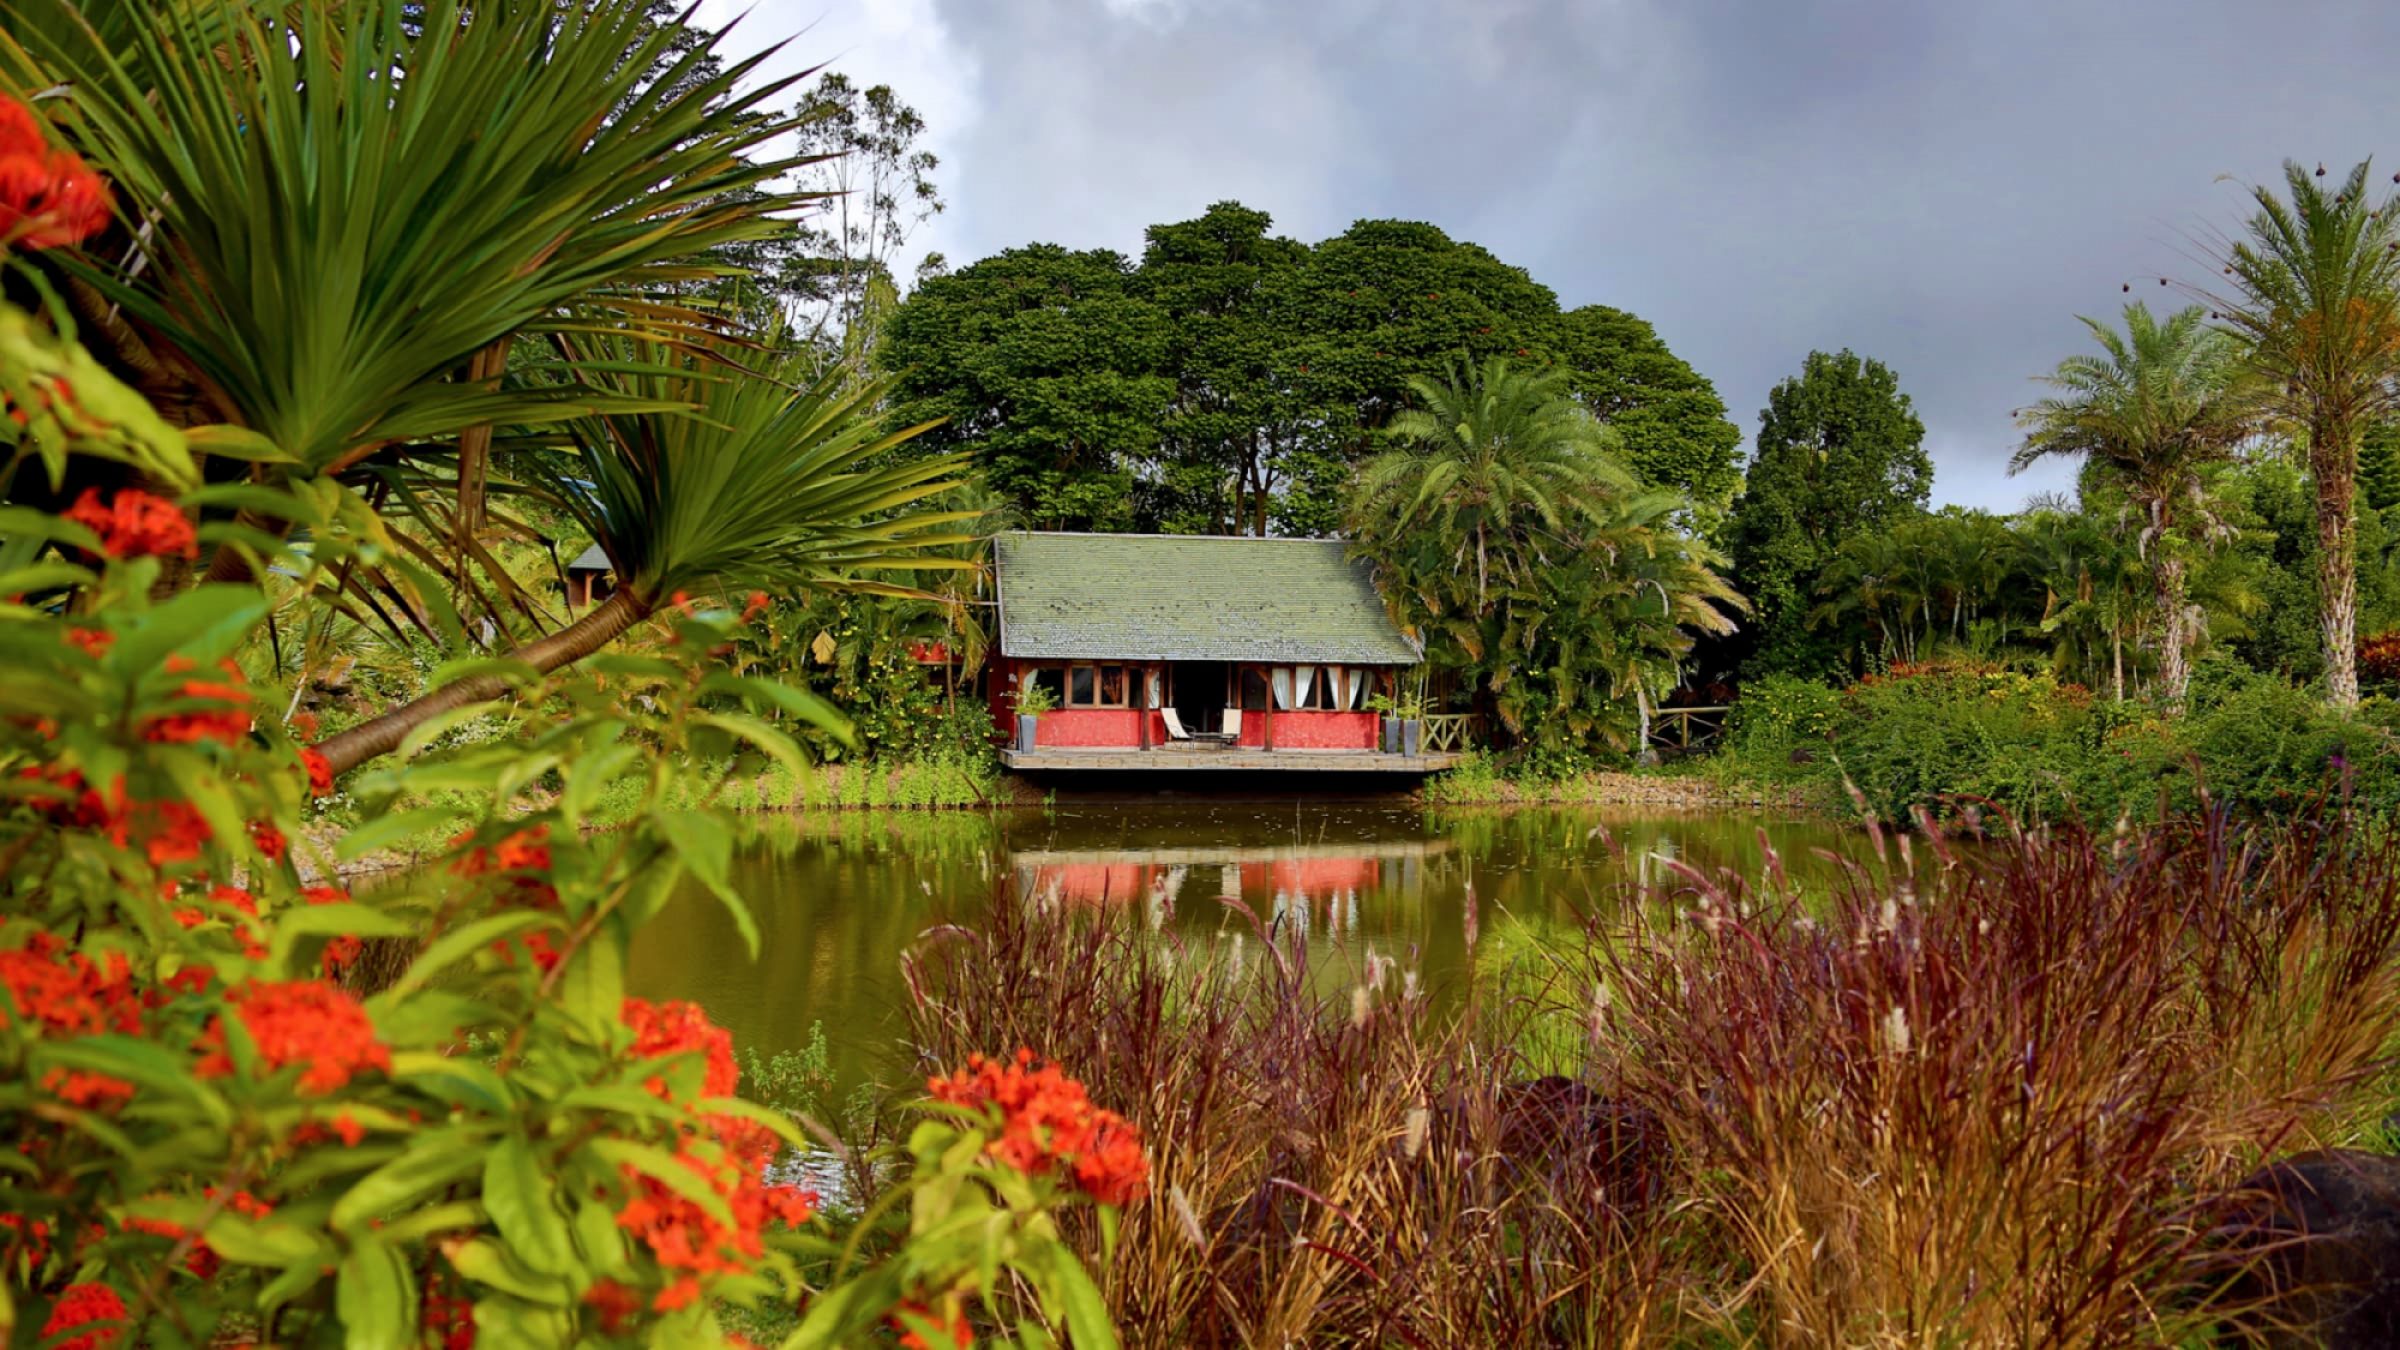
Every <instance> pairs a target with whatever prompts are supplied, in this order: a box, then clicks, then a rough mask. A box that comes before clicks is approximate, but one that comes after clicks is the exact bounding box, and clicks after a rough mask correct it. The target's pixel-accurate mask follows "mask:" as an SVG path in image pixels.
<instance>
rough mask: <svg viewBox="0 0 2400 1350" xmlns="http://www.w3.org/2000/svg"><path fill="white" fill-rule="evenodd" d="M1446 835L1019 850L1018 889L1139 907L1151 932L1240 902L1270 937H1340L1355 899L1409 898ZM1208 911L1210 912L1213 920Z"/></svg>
mask: <svg viewBox="0 0 2400 1350" xmlns="http://www.w3.org/2000/svg"><path fill="white" fill-rule="evenodd" d="M1448 848H1449V844H1448V841H1446V840H1404V841H1391V842H1386V843H1380V844H1320V845H1291V846H1286V847H1250V848H1236V847H1225V848H1205V847H1203V848H1181V849H1173V848H1170V849H1135V850H1089V851H1086V850H1064V849H1018V850H1015V851H1014V852H1012V853H1010V855H1009V866H1010V869H1011V871H1012V873H1013V875H1014V878H1015V888H1016V894H1017V895H1018V896H1020V897H1023V898H1025V899H1027V900H1029V901H1030V902H1031V903H1033V904H1034V905H1036V906H1037V907H1040V908H1043V909H1049V910H1057V909H1077V908H1081V909H1096V908H1103V907H1110V906H1117V905H1133V904H1139V905H1140V906H1142V909H1143V914H1144V917H1145V918H1146V920H1147V921H1148V922H1149V924H1150V926H1151V927H1152V928H1153V929H1158V928H1163V927H1165V926H1167V925H1168V924H1170V923H1172V922H1174V920H1175V917H1176V915H1177V913H1178V912H1179V911H1188V910H1191V909H1192V908H1193V907H1194V906H1196V905H1207V906H1208V907H1209V909H1210V910H1217V911H1218V912H1222V911H1221V909H1220V907H1219V906H1218V905H1217V904H1216V903H1214V902H1222V901H1239V902H1241V904H1242V906H1243V907H1244V908H1246V909H1248V910H1249V911H1250V912H1251V913H1252V914H1255V915H1257V916H1258V917H1259V918H1260V919H1261V920H1262V921H1264V922H1265V923H1267V924H1268V925H1269V927H1270V929H1271V930H1272V931H1274V932H1276V933H1278V934H1296V935H1298V936H1301V937H1304V938H1305V937H1312V936H1313V937H1328V938H1340V937H1346V936H1349V935H1351V934H1355V933H1356V932H1357V931H1358V928H1359V920H1360V914H1361V912H1362V908H1361V906H1362V900H1364V901H1366V902H1367V904H1368V905H1369V907H1371V905H1372V901H1373V899H1374V898H1375V897H1378V896H1383V895H1394V894H1396V895H1401V896H1412V897H1413V896H1416V895H1417V894H1418V893H1419V892H1421V891H1422V890H1423V887H1424V867H1423V864H1424V862H1425V860H1426V859H1427V858H1428V857H1430V856H1433V855H1436V854H1440V853H1443V852H1447V851H1448ZM1211 917H1213V915H1212V916H1211Z"/></svg>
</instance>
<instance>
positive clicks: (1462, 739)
mask: <svg viewBox="0 0 2400 1350" xmlns="http://www.w3.org/2000/svg"><path fill="white" fill-rule="evenodd" d="M1481 744H1483V719H1482V718H1481V717H1478V716H1476V715H1475V714H1474V713H1428V714H1426V716H1425V737H1424V747H1423V748H1424V751H1425V753H1426V754H1429V755H1432V754H1465V753H1466V752H1467V751H1469V750H1472V749H1474V748H1476V747H1477V746H1479V745H1481Z"/></svg>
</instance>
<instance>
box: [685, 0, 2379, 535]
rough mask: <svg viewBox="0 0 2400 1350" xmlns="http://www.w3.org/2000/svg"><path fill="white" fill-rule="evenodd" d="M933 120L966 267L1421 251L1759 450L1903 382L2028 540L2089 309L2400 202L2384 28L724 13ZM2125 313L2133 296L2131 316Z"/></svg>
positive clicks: (2157, 4)
mask: <svg viewBox="0 0 2400 1350" xmlns="http://www.w3.org/2000/svg"><path fill="white" fill-rule="evenodd" d="M745 10H746V11H747V17H745V18H743V19H742V21H741V23H740V24H739V26H738V27H737V29H736V33H735V38H734V43H735V45H736V46H737V47H739V48H742V49H745V50H747V49H754V48H757V47H760V46H764V45H767V44H769V43H771V42H774V41H779V40H783V39H790V42H789V45H788V46H787V47H786V48H785V49H784V52H783V53H782V56H781V57H780V58H779V59H780V61H781V64H782V66H783V67H784V68H786V69H790V68H797V67H799V66H803V65H808V64H815V63H819V62H823V63H826V64H829V65H831V66H832V67H834V68H836V69H840V70H843V71H845V72H847V73H848V74H849V75H850V76H851V77H852V78H853V79H854V80H856V81H857V82H859V83H861V84H875V83H889V84H891V85H892V86H893V87H894V88H895V89H896V90H897V91H898V92H899V93H900V94H901V95H902V96H903V97H904V98H905V99H906V100H907V101H909V102H910V103H913V104H914V105H915V106H916V107H917V108H918V109H919V110H920V111H921V112H923V113H924V114H925V117H926V120H927V122H928V123H929V127H930V138H929V139H930V143H931V148H932V149H933V150H934V151H935V152H936V153H938V154H939V155H940V156H941V157H942V161H943V165H942V169H941V171H940V173H939V175H938V178H939V181H940V184H941V187H942V190H943V192H944V194H945V195H946V196H947V197H948V199H949V202H950V209H949V211H948V212H947V213H946V214H945V215H943V216H942V217H941V218H939V219H938V220H937V221H935V222H934V223H933V224H932V225H931V226H929V227H928V228H927V229H926V230H925V231H924V232H923V233H922V235H921V237H920V242H921V243H922V244H923V245H925V246H928V247H932V248H937V249H940V250H941V251H942V252H944V253H945V254H947V255H948V256H949V258H950V260H951V262H952V263H953V265H959V264H964V263H967V262H970V261H973V260H974V259H977V258H981V257H984V256H986V255H988V254H991V253H994V252H997V251H998V250H1000V249H1003V248H1007V247H1010V246H1012V245H1016V244H1022V243H1027V242H1031V241H1035V240H1043V241H1049V242H1055V243H1060V244H1066V245H1069V246H1071V247H1079V248H1088V247H1108V248H1115V249H1119V250H1122V251H1125V252H1127V253H1138V252H1139V251H1140V248H1141V243H1142V233H1141V232H1142V229H1143V227H1144V226H1146V225H1149V224H1153V223H1156V222H1160V221H1172V220H1183V219H1188V218H1190V217H1192V216H1195V215H1197V214H1199V213H1200V212H1201V211H1202V210H1203V209H1204V208H1206V207H1207V206H1208V204H1209V203H1211V202H1215V201H1221V200H1225V199H1228V198H1231V199H1236V200H1239V201H1241V202H1243V203H1245V204H1247V205H1250V206H1253V207H1256V208H1259V209H1261V210H1265V211H1268V212H1270V213H1271V214H1273V216H1274V217H1275V223H1276V228H1277V230H1278V232H1280V233H1284V234H1288V235H1291V236H1293V237H1295V238H1299V239H1304V240H1309V241H1312V242H1313V241H1315V240H1318V239H1322V238H1324V237H1326V236H1328V235H1332V234H1336V233H1339V232H1340V231H1341V230H1342V229H1343V228H1345V227H1346V226H1348V225H1349V223H1350V222H1351V221H1353V220H1357V219H1361V218H1367V217H1398V218H1403V219H1414V220H1426V221H1431V222H1433V223H1435V224H1437V225H1439V226H1441V227H1442V228H1443V229H1445V230H1447V231H1449V232H1450V234H1451V235H1452V236H1454V237H1457V238H1462V239H1468V240H1472V241H1474V242H1476V243H1479V244H1482V245H1484V246H1485V247H1486V248H1489V249H1490V250H1492V252H1494V253H1496V254H1497V255H1499V257H1500V258H1502V259H1503V260H1504V261H1507V262H1510V263H1513V264H1515V265H1517V266H1520V267H1523V268H1526V269H1527V270H1528V271H1530V272H1531V273H1532V274H1533V276H1534V278H1535V279H1536V280H1538V281H1541V282H1543V283H1544V284H1546V285H1548V286H1550V287H1551V288H1552V289H1553V290H1555V291H1557V292H1558V295H1559V299H1560V301H1561V303H1563V304H1565V305H1567V306H1569V307H1572V306H1575V305H1581V304H1590V303H1602V304H1609V305H1615V306H1617V307H1619V308H1622V309H1629V310H1632V311H1633V312H1635V313H1637V314H1640V315H1641V316H1643V317H1644V318H1646V319H1649V320H1650V321H1651V322H1652V323H1654V324H1655V325H1657V327H1658V330H1659V332H1660V333H1661V334H1662V335H1663V336H1664V337H1665V338H1666V340H1667V342H1668V344H1669V345H1670V346H1672V347H1673V348H1674V349H1675V350H1676V351H1677V352H1678V353H1679V354H1681V355H1682V356H1683V357H1684V358H1685V359H1686V360H1688V361H1690V362H1691V363H1692V364H1693V365H1694V366H1696V367H1698V368H1699V369H1700V371H1701V372H1702V373H1703V374H1705V375H1707V376H1708V377H1709V378H1710V379H1711V380H1713V381H1715V383H1716V386H1717V392H1718V393H1719V394H1720V395H1722V396H1723V397H1724V399H1725V402H1726V405H1727V407H1728V408H1729V409H1730V411H1731V413H1732V416H1733V418H1734V420H1735V421H1736V422H1738V423H1739V424H1740V425H1741V426H1742V429H1743V431H1744V433H1745V434H1748V433H1751V432H1754V431H1755V430H1756V429H1757V426H1758V409H1759V408H1760V407H1761V406H1762V405H1763V404H1764V402H1765V399H1766V394H1767V391H1768V389H1769V388H1771V387H1772V386H1773V385H1774V384H1775V382H1776V381H1778V380H1780V379H1783V378H1785V377H1786V376H1788V375H1790V374H1792V373H1793V372H1795V371H1796V370H1797V369H1798V368H1799V365H1800V361H1801V358H1802V357H1803V356H1804V355H1805V354H1806V353H1807V352H1808V350H1809V349H1810V348H1812V347H1821V348H1825V349H1828V350H1831V349H1835V348H1839V347H1844V346H1848V347H1852V348H1855V349H1856V350H1858V351H1859V352H1861V353H1863V354H1866V355H1870V356H1874V357H1877V358H1879V359H1881V360H1883V361H1884V362H1886V363H1887V364H1889V365H1891V366H1892V367H1893V368H1894V369H1895V370H1897V371H1898V372H1899V376H1900V383H1901V387H1902V388H1903V389H1905V390H1906V391H1908V393H1909V394H1910V395H1911V396H1912V397H1913V398H1914V399H1915V400H1916V406H1917V411H1918V414H1919V416H1921V417H1922V418H1923V419H1924V421H1925V424H1926V428H1927V442H1928V445H1929V447H1930V448H1931V450H1932V452H1933V456H1934V461H1935V464H1936V466H1937V468H1938V473H1937V475H1936V478H1935V481H1934V498H1935V500H1936V501H1937V502H1958V503H1963V504H1968V505H1976V506H1988V507H1993V508H1997V509H2003V510H2012V509H2015V508H2016V507H2017V506H2018V505H2020V504H2021V503H2022V502H2023V500H2024V498H2025V496H2026V495H2027V494H2028V493H2030V492H2033V491H2036V490H2039V489H2042V488H2051V487H2061V486H2064V485H2065V484H2066V482H2067V480H2068V476H2069V475H2068V473H2067V472H2066V471H2065V470H2064V469H2057V470H2047V471H2037V472H2034V473H2028V474H2026V475H2023V476H2021V477H2018V478H2014V479H2012V478H2009V477H2008V476H2007V474H2006V462H2007V457H2008V452H2009V450H2010V448H2011V447H2012V446H2013V444H2014V443H2015V439H2016V433H2015V431H2014V430H2013V427H2012V423H2011V414H2012V411H2013V410H2014V409H2015V408H2016V407H2018V406H2019V405H2020V404H2022V403H2023V402H2025V401H2026V399H2027V398H2028V397H2029V396H2030V394H2031V386H2030V385H2029V384H2028V383H2027V380H2028V377H2030V376H2032V375H2034V374H2036V373H2038V372H2040V371H2042V370H2045V369H2048V368H2049V367H2050V366H2051V365H2053V364H2054V363H2055V362H2056V361H2057V360H2058V358H2059V357H2061V356H2063V355H2066V354H2068V353H2070V352H2073V351H2075V350H2077V349H2078V347H2079V346H2080V345H2081V344H2082V343H2083V342H2085V341H2086V339H2085V338H2084V336H2083V333H2082V330H2081V328H2080V327H2079V326H2078V325H2077V324H2076V322H2075V316H2076V315H2078V314H2091V315H2099V316H2109V317H2113V316H2114V315H2115V314H2116V312H2117V310H2118V307H2119V306H2120V305H2121V304H2122V303H2123V302H2125V301H2126V300H2128V299H2147V300H2149V301H2150V302H2151V303H2152V305H2153V307H2157V306H2160V305H2162V304H2163V305H2169V306H2171V305H2173V304H2177V303H2180V300H2179V298H2178V297H2177V296H2176V294H2175V293H2174V292H2173V291H2171V290H2162V289H2161V288H2160V287H2159V285H2158V282H2157V278H2158V277H2159V276H2160V275H2161V274H2162V273H2163V274H2166V275H2169V276H2176V277H2195V278H2196V277H2197V275H2198V274H2200V273H2201V272H2203V271H2204V270H2206V269H2204V268H2203V267H2202V266H2201V265H2200V264H2197V263H2195V262H2193V261H2191V260H2190V255H2191V253H2192V251H2193V244H2192V242H2191V241H2192V239H2193V238H2194V237H2195V236H2199V235H2204V234H2206V233H2208V232H2209V231H2211V230H2215V229H2220V228H2225V227H2230V226H2231V225H2233V224H2234V223H2235V222H2237V221H2238V220H2239V219H2240V216H2241V210H2240V207H2241V200H2242V198H2241V188H2240V186H2239V184H2238V182H2229V181H2220V180H2222V179H2223V178H2225V176H2227V175H2231V176H2232V177H2233V178H2234V179H2236V180H2241V181H2257V180H2260V179H2264V178H2269V177H2272V176H2273V175H2275V174H2276V173H2277V171H2278V169H2277V166H2278V165H2279V163H2280V162H2281V161H2282V159H2283V158H2284V157H2286V156H2293V157H2298V158H2301V159H2304V160H2306V161H2307V162H2309V163H2310V164H2312V165H2313V164H2315V163H2316V162H2317V161H2319V160H2320V159H2321V160H2323V161H2324V162H2325V163H2326V164H2327V165H2328V166H2329V167H2330V168H2332V169H2333V171H2334V172H2336V173H2339V172H2341V171H2342V170H2343V169H2344V168H2346V167H2347V166H2348V165H2349V164H2351V163H2352V162H2354V161H2355V160H2356V159H2357V158H2359V157H2361V156H2365V155H2369V154H2374V153H2377V152H2379V151H2380V152H2382V157H2383V158H2384V159H2385V160H2387V161H2389V162H2388V163H2387V164H2386V166H2385V167H2386V169H2387V170H2390V169H2400V142H2394V143H2389V144H2378V143H2377V141H2376V136H2377V134H2378V133H2379V132H2384V133H2389V132H2393V131H2395V130H2400V121H2396V120H2395V113H2396V111H2400V106H2396V105H2400V98H2396V97H2395V95H2396V93H2400V81H2396V79H2395V74H2396V72H2400V3H2395V0H2341V2H2336V0H2272V2H2270V0H1988V2H1985V3H1970V2H1969V0H1917V2H1914V3H1911V2H1907V0H1875V2H1869V0H1853V2H1850V3H1843V2H1842V0H1748V2H1746V3H1736V2H1735V0H1581V2H1580V3H1578V2H1576V0H705V3H704V8H703V15H704V18H705V19H706V20H707V21H709V22H712V23H721V22H723V21H725V20H727V19H729V18H731V17H732V16H734V15H735V14H737V13H741V12H743V11H745ZM2127 281H2131V282H2133V283H2134V294H2133V295H2132V296H2125V295H2122V294H2121V293H2120V292H2119V290H2118V288H2119V286H2120V285H2121V284H2124V283H2125V282H2127Z"/></svg>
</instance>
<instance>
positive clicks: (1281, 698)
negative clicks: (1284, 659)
mask: <svg viewBox="0 0 2400 1350" xmlns="http://www.w3.org/2000/svg"><path fill="white" fill-rule="evenodd" d="M1267 683H1268V684H1269V685H1270V686H1272V687H1273V688H1274V690H1275V706H1276V707H1278V708H1283V709H1288V708H1290V707H1291V706H1292V668H1291V667H1290V666H1277V667H1275V668H1274V669H1273V670H1271V671H1268V672H1267Z"/></svg>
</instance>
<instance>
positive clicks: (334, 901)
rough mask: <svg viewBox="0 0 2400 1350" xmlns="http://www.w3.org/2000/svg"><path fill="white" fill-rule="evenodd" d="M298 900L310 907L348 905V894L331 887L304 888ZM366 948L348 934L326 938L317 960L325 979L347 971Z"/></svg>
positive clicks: (333, 977)
mask: <svg viewBox="0 0 2400 1350" xmlns="http://www.w3.org/2000/svg"><path fill="white" fill-rule="evenodd" d="M300 898H301V899H302V900H305V901H307V902H308V903H309V904H312V905H342V904H348V903H349V901H350V892H348V891H345V890H341V889H339V888H338V887H333V886H306V887H302V888H301V891H300ZM366 946H367V944H366V943H364V942H362V941H360V940H359V939H358V938H356V937H353V936H352V935H350V934H348V933H344V934H342V935H340V936H338V937H333V938H328V939H327V940H326V942H325V951H324V954H323V956H321V957H320V958H319V961H320V964H321V965H322V966H323V968H324V971H325V978H326V979H329V980H330V979H335V978H338V977H339V976H341V975H342V973H343V972H345V971H347V970H349V969H350V963H351V962H353V961H356V960H357V959H358V954H359V953H360V952H362V951H365V950H366Z"/></svg>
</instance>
